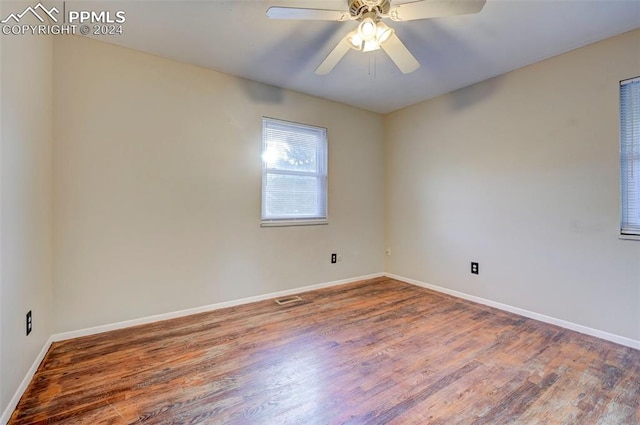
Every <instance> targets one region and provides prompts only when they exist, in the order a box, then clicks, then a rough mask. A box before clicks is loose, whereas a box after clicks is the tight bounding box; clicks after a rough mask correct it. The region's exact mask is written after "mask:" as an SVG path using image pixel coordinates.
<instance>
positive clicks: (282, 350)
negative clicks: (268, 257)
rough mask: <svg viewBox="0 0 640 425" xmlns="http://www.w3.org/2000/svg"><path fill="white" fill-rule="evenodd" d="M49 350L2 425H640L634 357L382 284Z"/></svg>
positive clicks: (639, 364) (639, 380) (638, 357)
mask: <svg viewBox="0 0 640 425" xmlns="http://www.w3.org/2000/svg"><path fill="white" fill-rule="evenodd" d="M301 296H302V298H303V299H304V301H303V302H300V303H298V304H294V305H286V306H279V305H277V304H276V303H275V302H274V301H273V300H269V301H263V302H258V303H253V304H247V305H242V306H238V307H233V308H228V309H223V310H217V311H214V312H210V313H204V314H198V315H194V316H189V317H185V318H179V319H173V320H168V321H164V322H158V323H153V324H150V325H143V326H138V327H134V328H128V329H124V330H118V331H113V332H108V333H103V334H99V335H94V336H89V337H84V338H78V339H74V340H69V341H64V342H58V343H54V344H53V346H52V347H51V349H50V350H49V353H48V354H47V355H46V357H45V359H44V361H43V362H42V364H41V365H40V368H39V369H38V372H37V373H36V375H35V377H34V378H33V380H32V382H31V384H30V385H29V388H28V389H27V391H26V393H25V394H24V396H23V397H22V400H21V401H20V403H19V405H18V407H17V409H16V410H15V412H14V413H13V416H12V417H11V420H10V422H9V423H10V424H15V425H17V424H45V423H46V424H62V423H64V424H252V425H253V424H270V425H271V424H323V425H325V424H491V425H497V424H613V425H623V424H634V425H635V424H639V423H640V351H637V350H633V349H631V348H626V347H622V346H619V345H616V344H613V343H609V342H606V341H603V340H599V339H596V338H592V337H589V336H585V335H581V334H578V333H575V332H571V331H568V330H565V329H562V328H558V327H555V326H552V325H547V324H543V323H540V322H537V321H534V320H530V319H527V318H523V317H520V316H517V315H513V314H510V313H505V312H502V311H499V310H495V309H492V308H490V307H486V306H482V305H478V304H474V303H471V302H467V301H464V300H460V299H457V298H453V297H450V296H447V295H443V294H439V293H436V292H432V291H429V290H426V289H422V288H419V287H415V286H412V285H408V284H405V283H402V282H398V281H396V280H393V279H389V278H377V279H372V280H367V281H362V282H357V283H353V284H348V285H342V286H336V287H332V288H327V289H322V290H317V291H313V292H307V293H304V294H301Z"/></svg>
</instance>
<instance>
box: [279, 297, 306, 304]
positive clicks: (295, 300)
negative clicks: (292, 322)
mask: <svg viewBox="0 0 640 425" xmlns="http://www.w3.org/2000/svg"><path fill="white" fill-rule="evenodd" d="M300 301H304V300H303V299H302V298H301V297H299V296H297V295H294V296H293V297H287V298H280V299H278V300H276V304H278V305H287V304H293V303H298V302H300Z"/></svg>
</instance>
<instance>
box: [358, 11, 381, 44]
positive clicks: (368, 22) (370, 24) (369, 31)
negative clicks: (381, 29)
mask: <svg viewBox="0 0 640 425" xmlns="http://www.w3.org/2000/svg"><path fill="white" fill-rule="evenodd" d="M376 32H377V26H376V23H375V21H374V20H373V19H372V18H369V17H367V18H364V19H363V20H362V22H360V25H358V35H359V36H360V38H361V39H363V40H364V41H369V40H373V39H374V38H375V37H376Z"/></svg>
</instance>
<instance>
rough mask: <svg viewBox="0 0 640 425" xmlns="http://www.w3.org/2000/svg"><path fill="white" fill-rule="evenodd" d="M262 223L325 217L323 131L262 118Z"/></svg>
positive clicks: (325, 193) (300, 220) (325, 185)
mask: <svg viewBox="0 0 640 425" xmlns="http://www.w3.org/2000/svg"><path fill="white" fill-rule="evenodd" d="M262 164H263V168H262V170H263V172H262V223H263V224H270V223H271V224H307V223H310V222H323V221H324V222H326V219H327V130H326V129H324V128H320V127H312V126H308V125H304V124H297V123H291V122H287V121H280V120H275V119H272V118H263V121H262Z"/></svg>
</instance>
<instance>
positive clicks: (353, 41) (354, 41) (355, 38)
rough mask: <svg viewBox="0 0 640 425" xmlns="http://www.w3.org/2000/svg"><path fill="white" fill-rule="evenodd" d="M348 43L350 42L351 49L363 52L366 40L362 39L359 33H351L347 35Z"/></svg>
mask: <svg viewBox="0 0 640 425" xmlns="http://www.w3.org/2000/svg"><path fill="white" fill-rule="evenodd" d="M346 38H347V41H348V42H349V47H351V48H352V49H354V50H357V51H359V52H360V51H362V49H364V40H363V39H362V38H360V35H359V34H358V32H357V31H355V30H354V31H351V32H350V33H349V34H347V37H346Z"/></svg>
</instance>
